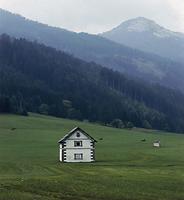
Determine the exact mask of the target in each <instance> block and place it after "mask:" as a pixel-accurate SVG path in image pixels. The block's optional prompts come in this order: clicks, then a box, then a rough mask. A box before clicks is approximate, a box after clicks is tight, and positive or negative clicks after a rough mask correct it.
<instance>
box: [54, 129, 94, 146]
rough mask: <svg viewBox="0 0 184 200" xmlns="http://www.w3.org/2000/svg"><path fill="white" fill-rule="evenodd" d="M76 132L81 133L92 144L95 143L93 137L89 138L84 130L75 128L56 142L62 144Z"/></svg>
mask: <svg viewBox="0 0 184 200" xmlns="http://www.w3.org/2000/svg"><path fill="white" fill-rule="evenodd" d="M76 131H80V132H82V133H83V134H84V135H85V136H86V137H88V138H89V139H90V140H92V141H93V142H97V141H96V140H95V139H94V138H93V137H91V136H90V135H89V134H88V133H86V132H85V131H84V130H82V129H81V128H79V127H75V128H74V129H72V130H71V131H70V132H69V133H67V134H66V135H65V136H64V137H63V138H61V140H59V141H58V143H63V142H64V141H65V140H67V139H68V138H69V137H70V136H71V135H72V134H73V133H74V132H76Z"/></svg>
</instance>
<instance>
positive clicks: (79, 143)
mask: <svg viewBox="0 0 184 200" xmlns="http://www.w3.org/2000/svg"><path fill="white" fill-rule="evenodd" d="M82 146H83V143H82V141H74V147H82Z"/></svg>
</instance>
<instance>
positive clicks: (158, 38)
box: [101, 17, 184, 62]
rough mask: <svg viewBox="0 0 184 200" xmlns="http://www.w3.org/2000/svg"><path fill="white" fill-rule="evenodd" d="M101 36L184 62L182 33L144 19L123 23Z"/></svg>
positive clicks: (183, 38) (183, 36) (183, 37)
mask: <svg viewBox="0 0 184 200" xmlns="http://www.w3.org/2000/svg"><path fill="white" fill-rule="evenodd" d="M101 35H102V36H103V37H105V38H107V39H110V40H112V41H115V42H117V43H120V44H123V45H127V46H129V47H132V48H136V49H139V50H142V51H145V52H149V53H154V54H157V55H160V56H163V57H167V58H172V59H173V60H175V61H178V62H184V33H177V32H173V31H170V30H168V29H165V28H163V27H162V26H160V25H158V24H157V23H155V22H154V21H152V20H149V19H146V18H144V17H138V18H135V19H131V20H128V21H125V22H123V23H121V24H120V25H119V26H117V27H115V28H113V29H112V30H110V31H107V32H104V33H102V34H101Z"/></svg>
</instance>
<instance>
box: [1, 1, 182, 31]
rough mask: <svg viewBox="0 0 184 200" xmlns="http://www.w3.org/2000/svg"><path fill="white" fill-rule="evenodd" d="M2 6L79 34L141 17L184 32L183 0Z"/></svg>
mask: <svg viewBox="0 0 184 200" xmlns="http://www.w3.org/2000/svg"><path fill="white" fill-rule="evenodd" d="M0 7H1V8H4V9H7V10H9V11H13V12H16V13H19V14H21V15H24V16H25V17H27V18H29V19H33V20H37V21H40V22H43V23H46V24H49V25H53V26H58V27H63V28H66V29H69V30H73V31H77V32H80V31H84V32H89V33H99V32H103V31H106V30H109V29H111V28H113V27H114V26H116V25H118V24H120V23H121V22H122V21H124V20H127V19H130V18H135V17H138V16H143V17H147V18H150V19H153V20H155V21H156V22H158V23H159V24H160V25H163V26H165V27H166V28H169V29H171V30H174V31H180V32H181V31H182V32H184V0H0Z"/></svg>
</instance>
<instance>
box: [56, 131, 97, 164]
mask: <svg viewBox="0 0 184 200" xmlns="http://www.w3.org/2000/svg"><path fill="white" fill-rule="evenodd" d="M95 142H96V140H95V139H94V138H92V137H91V136H90V135H89V134H87V133H86V132H85V131H83V130H82V129H80V128H79V127H76V128H74V129H73V130H71V131H70V132H69V133H68V134H67V135H65V136H64V137H63V138H62V139H61V140H60V141H59V160H60V161H61V162H94V161H95Z"/></svg>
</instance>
